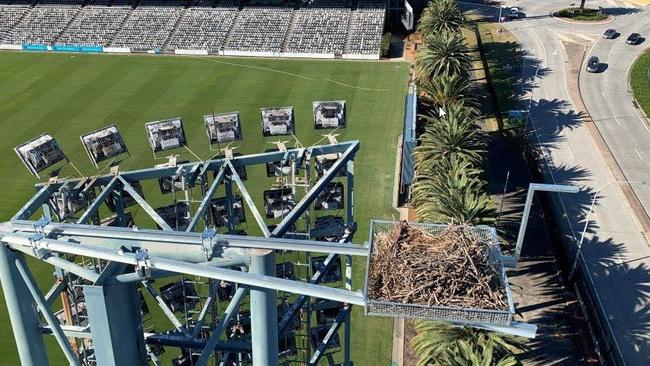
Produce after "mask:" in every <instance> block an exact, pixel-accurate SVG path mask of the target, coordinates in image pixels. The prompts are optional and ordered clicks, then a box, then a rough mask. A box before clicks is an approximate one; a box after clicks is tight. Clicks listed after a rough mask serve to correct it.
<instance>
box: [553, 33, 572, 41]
mask: <svg viewBox="0 0 650 366" xmlns="http://www.w3.org/2000/svg"><path fill="white" fill-rule="evenodd" d="M555 35H556V36H557V38H559V39H561V40H562V41H564V42H571V43H576V40H575V39H573V38H570V37H567V36H565V35H564V34H562V33H560V32H558V33H555Z"/></svg>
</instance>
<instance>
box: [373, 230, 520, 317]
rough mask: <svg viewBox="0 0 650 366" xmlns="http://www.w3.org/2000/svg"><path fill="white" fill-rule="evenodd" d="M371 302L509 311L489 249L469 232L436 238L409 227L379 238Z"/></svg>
mask: <svg viewBox="0 0 650 366" xmlns="http://www.w3.org/2000/svg"><path fill="white" fill-rule="evenodd" d="M368 271H369V279H368V298H369V299H371V300H378V301H387V302H397V303H405V304H418V305H428V306H431V305H438V306H455V307H462V308H479V309H495V310H507V308H508V305H507V301H506V296H505V293H504V290H503V288H502V285H501V282H500V280H499V278H500V274H499V273H498V272H497V271H496V270H495V269H494V267H492V265H490V263H489V259H488V247H487V245H486V244H485V243H484V242H482V241H481V240H480V239H478V238H477V237H475V236H474V235H472V234H470V232H469V228H467V227H466V226H450V227H449V228H447V229H445V230H444V231H443V232H441V233H439V234H436V235H434V234H430V233H427V232H425V231H423V230H421V229H419V228H415V227H412V226H410V225H408V223H406V222H402V223H400V224H399V225H396V227H395V229H393V230H391V231H386V232H381V233H376V234H375V237H374V249H373V254H372V258H371V260H370V268H369V269H368Z"/></svg>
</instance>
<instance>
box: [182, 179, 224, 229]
mask: <svg viewBox="0 0 650 366" xmlns="http://www.w3.org/2000/svg"><path fill="white" fill-rule="evenodd" d="M224 172H225V170H224V169H221V170H219V174H217V177H216V178H215V179H214V182H212V185H211V186H210V188H209V189H208V191H207V192H205V195H204V196H203V200H202V201H201V204H200V205H199V208H198V209H197V210H196V213H195V214H194V217H193V218H192V221H190V224H189V226H188V227H187V229H186V230H185V231H187V232H191V231H194V228H195V227H196V224H198V222H199V220H200V219H201V217H202V216H203V212H205V209H206V208H208V207H210V202H211V200H212V195H213V194H214V192H215V191H216V190H217V188H219V186H220V185H221V182H223V178H224Z"/></svg>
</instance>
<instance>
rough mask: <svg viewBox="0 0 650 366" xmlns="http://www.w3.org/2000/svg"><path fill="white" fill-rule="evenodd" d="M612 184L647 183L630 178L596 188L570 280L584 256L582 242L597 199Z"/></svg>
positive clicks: (570, 273)
mask: <svg viewBox="0 0 650 366" xmlns="http://www.w3.org/2000/svg"><path fill="white" fill-rule="evenodd" d="M612 184H629V185H632V184H642V185H643V184H646V182H645V181H644V180H640V181H629V180H615V181H611V182H609V183H605V184H603V185H602V186H600V187H598V189H597V190H596V193H594V197H593V198H592V199H591V205H590V206H589V212H588V213H587V217H586V218H585V225H584V227H583V228H582V234H581V235H580V241H579V242H578V247H577V248H576V255H575V257H574V258H573V264H572V265H571V271H569V280H571V279H572V278H573V276H574V275H575V271H576V268H577V267H578V261H579V259H580V258H581V257H582V243H583V242H584V241H585V234H587V228H589V223H590V220H591V214H592V213H593V212H594V207H595V206H596V200H597V199H598V196H599V195H600V191H602V190H603V189H604V188H606V187H608V186H610V185H612Z"/></svg>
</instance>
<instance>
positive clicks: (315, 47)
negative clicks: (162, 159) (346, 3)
mask: <svg viewBox="0 0 650 366" xmlns="http://www.w3.org/2000/svg"><path fill="white" fill-rule="evenodd" d="M46 1H47V4H39V3H37V4H36V5H35V6H34V5H33V4H32V3H31V2H29V1H27V0H2V1H0V44H12V45H14V44H15V45H21V44H40V45H74V46H103V47H120V48H131V49H162V50H180V49H182V50H207V51H208V52H216V51H221V50H228V51H245V52H274V53H276V52H289V53H310V54H343V53H347V54H360V55H377V54H378V52H379V44H380V42H381V36H382V32H383V28H384V18H385V9H384V7H383V5H382V4H383V2H381V1H380V2H377V0H360V1H359V8H358V9H356V10H352V9H351V8H345V7H337V4H340V2H338V3H337V2H336V1H334V0H312V1H311V2H310V3H308V5H304V6H303V7H301V8H300V9H297V10H294V9H292V8H283V7H245V8H243V9H238V8H237V7H236V6H235V2H232V1H229V0H221V1H219V4H221V5H219V6H218V7H215V6H214V2H212V1H210V0H207V1H205V0H198V1H196V2H195V4H194V5H193V6H187V3H186V2H178V3H173V2H169V1H167V0H142V1H140V3H139V5H138V6H133V5H132V2H130V1H129V0H90V1H86V2H80V0H46ZM82 3H83V4H85V5H83V6H82V5H81V4H82ZM222 3H223V4H222Z"/></svg>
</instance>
